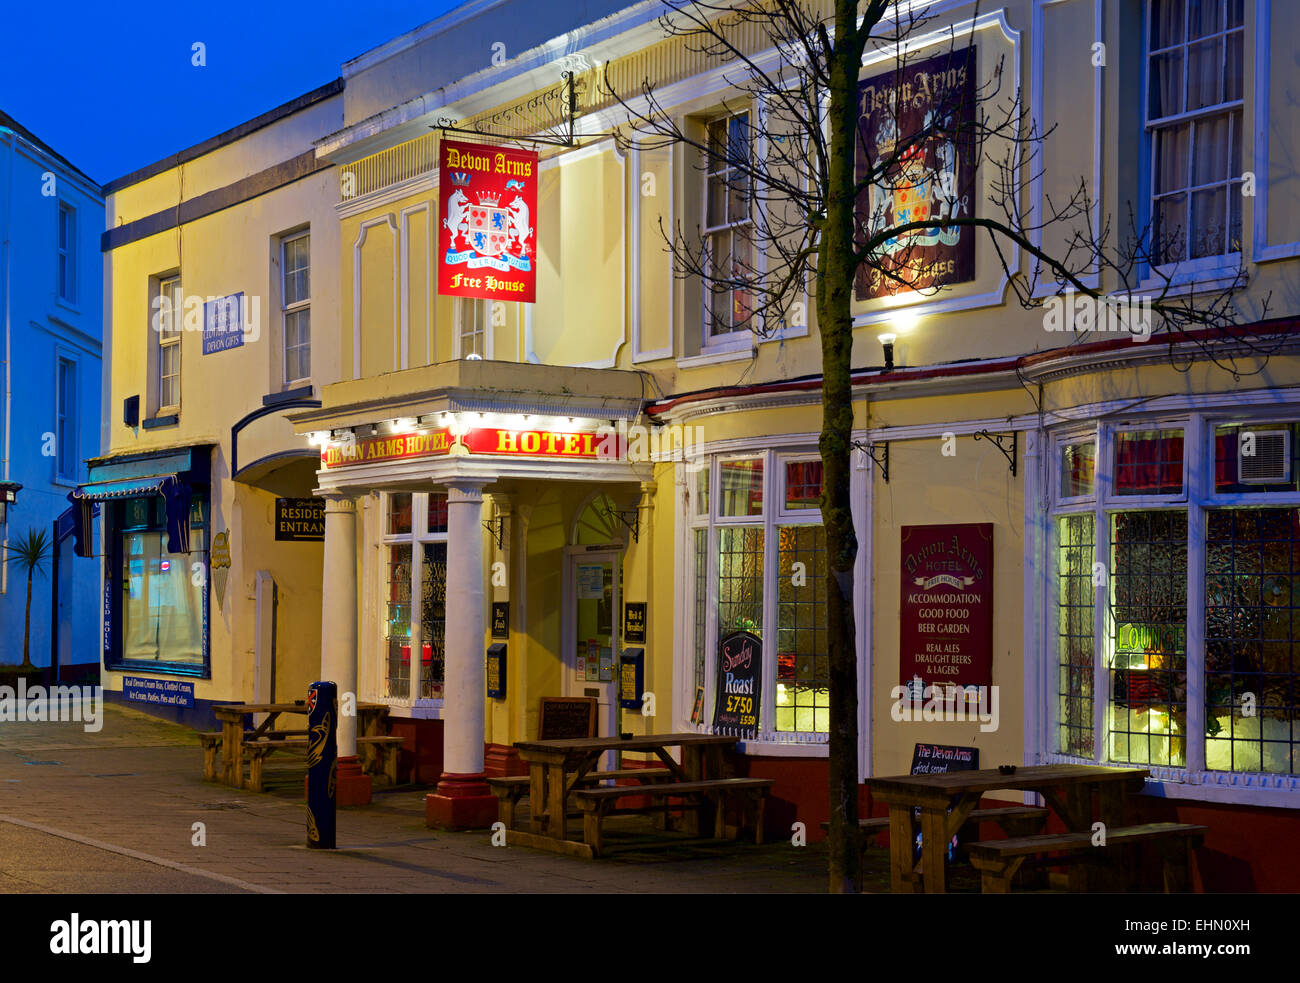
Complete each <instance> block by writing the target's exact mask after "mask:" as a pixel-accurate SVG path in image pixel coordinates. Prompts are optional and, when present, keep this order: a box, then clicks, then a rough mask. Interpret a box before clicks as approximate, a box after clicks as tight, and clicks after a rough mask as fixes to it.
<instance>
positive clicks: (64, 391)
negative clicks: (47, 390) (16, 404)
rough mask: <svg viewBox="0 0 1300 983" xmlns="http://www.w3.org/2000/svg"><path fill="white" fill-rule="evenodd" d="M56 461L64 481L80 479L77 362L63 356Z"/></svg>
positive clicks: (57, 395)
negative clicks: (78, 475) (78, 472)
mask: <svg viewBox="0 0 1300 983" xmlns="http://www.w3.org/2000/svg"><path fill="white" fill-rule="evenodd" d="M54 416H55V424H54V440H55V444H54V461H55V466H56V468H57V471H58V477H59V479H60V480H61V481H76V480H77V471H78V465H79V463H80V461H79V457H80V455H79V454H78V448H77V363H76V362H74V361H72V360H71V359H67V358H61V359H59V364H58V387H57V389H56V390H55V407H54Z"/></svg>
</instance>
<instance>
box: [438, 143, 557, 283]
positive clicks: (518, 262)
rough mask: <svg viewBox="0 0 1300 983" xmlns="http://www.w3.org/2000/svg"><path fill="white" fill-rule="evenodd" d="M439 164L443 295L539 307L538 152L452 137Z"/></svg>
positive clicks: (442, 151) (439, 234)
mask: <svg viewBox="0 0 1300 983" xmlns="http://www.w3.org/2000/svg"><path fill="white" fill-rule="evenodd" d="M438 162H439V167H440V171H439V177H438V210H439V214H440V215H441V216H442V221H441V222H440V223H439V225H438V293H440V294H443V295H444V296H450V297H477V298H482V299H484V300H515V301H523V302H524V303H528V304H531V303H532V302H533V301H534V300H535V299H536V297H537V259H536V253H537V235H536V232H535V230H534V228H533V217H534V216H535V215H536V214H537V154H535V153H532V152H530V151H527V150H516V149H514V148H511V147H491V146H488V145H486V144H479V143H458V142H456V141H454V140H444V141H442V145H441V148H440V149H439V152H438Z"/></svg>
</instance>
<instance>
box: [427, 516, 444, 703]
mask: <svg viewBox="0 0 1300 983" xmlns="http://www.w3.org/2000/svg"><path fill="white" fill-rule="evenodd" d="M432 497H433V496H430V498H431V499H432ZM442 499H443V503H444V506H445V504H446V496H445V495H444V496H442ZM430 505H432V502H431V503H430ZM430 512H432V508H431V509H430ZM443 529H444V530H445V529H446V521H445V509H444V521H443ZM420 603H421V608H420V611H421V618H420V632H421V634H422V635H423V636H424V638H423V646H422V649H421V655H420V696H422V697H424V698H425V699H433V700H441V699H442V694H443V688H442V687H443V681H444V678H445V677H444V672H445V670H446V665H447V656H446V638H447V544H446V543H445V542H443V543H426V544H425V546H424V571H423V579H422V582H421V591H420Z"/></svg>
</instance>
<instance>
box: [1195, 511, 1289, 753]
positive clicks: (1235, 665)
mask: <svg viewBox="0 0 1300 983" xmlns="http://www.w3.org/2000/svg"><path fill="white" fill-rule="evenodd" d="M1206 519H1207V523H1206V525H1207V534H1206V563H1205V712H1206V741H1205V764H1206V767H1207V768H1208V769H1210V770H1211V771H1237V772H1240V771H1246V772H1268V773H1281V774H1296V773H1297V772H1300V732H1297V727H1298V726H1300V724H1298V723H1297V722H1300V663H1298V662H1297V656H1296V653H1297V652H1300V647H1298V646H1297V642H1298V641H1300V639H1298V638H1297V634H1298V633H1297V629H1296V627H1295V619H1297V618H1300V611H1297V609H1298V608H1300V583H1298V582H1297V578H1298V577H1300V509H1295V508H1272V509H1265V508H1258V509H1255V508H1252V509H1215V510H1211V511H1210V512H1209V513H1207V516H1206Z"/></svg>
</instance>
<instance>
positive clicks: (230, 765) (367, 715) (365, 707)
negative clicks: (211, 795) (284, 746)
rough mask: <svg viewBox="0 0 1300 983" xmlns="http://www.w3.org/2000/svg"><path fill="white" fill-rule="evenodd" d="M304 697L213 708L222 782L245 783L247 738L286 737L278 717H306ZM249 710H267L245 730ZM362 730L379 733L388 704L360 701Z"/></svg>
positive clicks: (240, 785)
mask: <svg viewBox="0 0 1300 983" xmlns="http://www.w3.org/2000/svg"><path fill="white" fill-rule="evenodd" d="M309 712H310V711H309V710H308V709H307V702H306V701H305V700H302V701H298V702H294V703H225V704H218V705H217V706H214V707H213V708H212V713H213V715H214V716H215V717H216V718H217V720H219V721H220V722H221V781H222V782H223V783H224V784H226V785H233V786H234V787H235V788H242V787H243V784H244V741H245V740H249V741H256V740H261V739H262V738H264V737H283V736H284V735H285V733H286V732H285V731H277V730H274V729H273V725H274V724H275V721H276V719H277V718H278V717H279V716H280V714H282V713H296V714H302V715H303V716H306V715H307V714H308V713H309ZM250 713H264V714H266V715H267V716H266V719H265V720H263V721H262V722H261V724H259V725H258V726H257V727H256V728H255V729H254V730H252V731H249V732H248V733H247V734H245V732H244V718H245V717H246V716H248V715H249V714H250ZM357 715H358V717H359V723H360V727H359V728H358V729H359V731H360V733H361V734H363V735H366V736H376V735H378V734H379V732H380V730H381V729H382V728H383V727H384V722H385V720H386V719H387V716H388V705H387V704H386V703H358V704H357Z"/></svg>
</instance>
